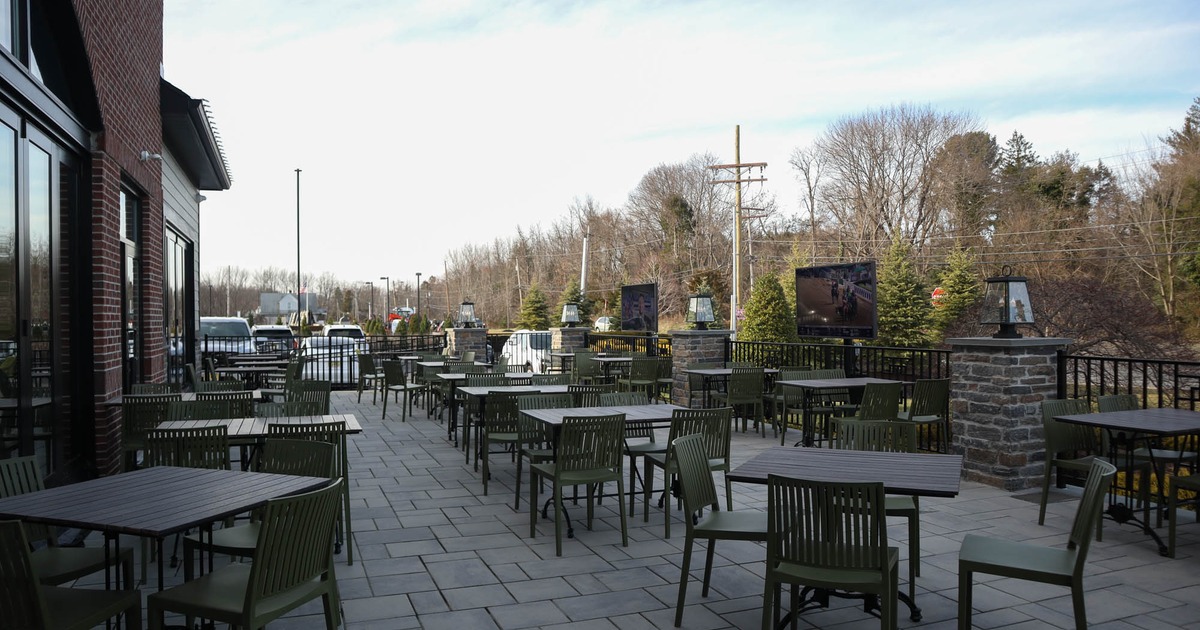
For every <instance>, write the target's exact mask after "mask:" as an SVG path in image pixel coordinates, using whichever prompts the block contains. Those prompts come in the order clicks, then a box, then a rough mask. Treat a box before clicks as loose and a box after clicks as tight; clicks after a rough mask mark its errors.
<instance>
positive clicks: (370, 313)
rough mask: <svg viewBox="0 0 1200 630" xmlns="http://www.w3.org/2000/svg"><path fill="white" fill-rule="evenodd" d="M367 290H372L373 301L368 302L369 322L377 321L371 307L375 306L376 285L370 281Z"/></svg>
mask: <svg viewBox="0 0 1200 630" xmlns="http://www.w3.org/2000/svg"><path fill="white" fill-rule="evenodd" d="M367 288H368V289H370V290H371V299H370V300H368V301H367V320H368V321H369V320H372V319H375V316H374V315H373V314H372V310H371V307H372V306H374V305H375V283H374V282H371V281H370V280H368V281H367Z"/></svg>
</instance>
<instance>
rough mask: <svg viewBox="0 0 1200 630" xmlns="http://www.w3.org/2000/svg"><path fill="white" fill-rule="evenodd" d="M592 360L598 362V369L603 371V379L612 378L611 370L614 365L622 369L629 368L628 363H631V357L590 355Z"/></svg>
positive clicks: (608, 379)
mask: <svg viewBox="0 0 1200 630" xmlns="http://www.w3.org/2000/svg"><path fill="white" fill-rule="evenodd" d="M592 360H593V361H595V362H596V363H599V364H600V369H601V370H603V371H604V380H605V381H611V380H612V370H613V368H614V367H617V368H619V369H620V370H622V371H624V370H627V369H629V366H630V365H633V357H608V356H603V357H602V356H595V357H592Z"/></svg>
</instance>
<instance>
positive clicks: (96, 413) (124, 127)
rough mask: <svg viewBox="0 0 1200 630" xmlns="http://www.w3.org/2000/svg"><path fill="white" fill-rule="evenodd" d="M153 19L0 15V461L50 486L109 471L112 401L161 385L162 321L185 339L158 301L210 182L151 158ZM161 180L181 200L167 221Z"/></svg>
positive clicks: (29, 5) (151, 14)
mask: <svg viewBox="0 0 1200 630" xmlns="http://www.w3.org/2000/svg"><path fill="white" fill-rule="evenodd" d="M162 21H163V11H162V0H74V1H71V0H15V1H14V2H7V3H0V351H2V353H3V355H4V358H3V360H2V361H0V413H3V416H2V419H3V423H4V433H3V436H4V443H3V447H4V448H3V450H2V451H0V452H2V454H0V457H9V456H15V455H37V456H38V458H39V459H38V461H39V464H40V465H42V466H43V467H44V472H45V473H46V474H47V476H48V477H49V478H50V480H51V482H53V481H54V480H56V479H59V478H62V479H66V478H72V477H79V476H86V475H90V474H95V473H98V474H108V473H112V472H116V471H117V470H119V466H120V462H121V409H120V406H119V405H116V404H113V402H114V400H115V399H117V397H119V396H120V395H121V394H122V393H123V392H124V391H126V390H127V389H128V387H129V385H130V384H132V383H134V382H140V381H160V380H164V379H165V378H166V376H167V360H168V352H167V348H168V338H169V332H170V330H171V322H169V321H168V317H167V312H168V311H171V312H172V314H173V315H172V317H174V314H175V313H177V312H178V308H179V305H180V304H181V303H182V307H183V308H184V309H185V311H184V313H183V314H184V317H183V318H180V320H181V321H180V322H179V324H178V325H179V327H180V328H184V327H188V326H191V327H193V330H194V326H195V316H194V314H191V315H189V314H187V313H186V309H187V308H188V306H187V303H188V298H185V297H180V298H178V299H168V295H169V294H171V292H172V291H174V290H175V289H176V288H178V289H179V290H180V291H184V290H186V288H185V286H186V280H187V278H186V275H187V274H195V273H197V272H198V271H197V269H196V265H195V257H196V256H197V255H198V251H197V240H198V217H199V205H198V204H199V202H198V201H196V200H197V199H198V197H196V196H195V195H196V193H195V192H194V191H195V190H197V189H199V187H200V186H201V185H211V183H212V182H201V180H200V179H198V178H197V176H196V175H195V173H199V172H200V171H193V172H192V173H189V171H188V168H187V167H186V160H187V159H191V156H189V157H187V158H185V157H181V156H183V155H184V154H188V153H190V152H189V151H188V150H187V149H185V148H182V145H179V144H177V143H171V145H170V146H171V148H172V149H173V151H172V152H166V153H165V155H164V152H165V150H164V133H165V131H166V128H165V123H164V120H165V118H164V116H165V114H166V112H164V109H163V106H162V105H163V99H164V94H165V93H166V89H165V88H164V82H163V81H162V79H161V75H160V72H161V71H160V68H161V66H162ZM208 132H209V133H211V129H209V130H208ZM218 153H219V150H218ZM219 163H220V166H219V168H218V169H217V170H219V171H220V173H221V175H220V177H218V178H217V179H218V180H221V181H219V182H218V184H217V185H216V186H214V187H228V174H227V173H226V169H225V168H224V161H223V158H222V159H220V160H219ZM176 167H178V172H177V173H175V174H171V172H170V171H171V170H172V169H175V168H176ZM168 176H170V177H176V178H178V179H181V180H189V181H190V183H188V184H186V185H182V186H181V188H180V189H181V190H182V191H184V193H186V192H187V190H188V189H189V188H190V189H192V191H193V196H192V199H193V203H194V205H192V206H191V207H187V208H182V209H178V211H173V212H172V213H171V214H170V221H168V220H167V219H168V213H166V212H164V179H165V178H167V177H168ZM221 182H223V184H224V185H223V186H221V185H220V183H221ZM172 194H174V191H172ZM188 213H191V215H192V216H191V217H190V220H191V223H194V224H195V225H190V224H189V218H188V217H187V216H185V215H187V214H188ZM168 248H169V249H170V250H171V253H170V254H169V255H168V253H167V251H166V250H167V249H168ZM178 252H183V256H184V257H185V258H186V260H182V261H180V260H175V259H174V257H175V255H176V254H177V253H178ZM180 269H182V271H180ZM168 272H170V273H171V274H174V275H173V277H172V278H171V279H170V280H167V275H168ZM175 277H180V278H181V280H182V281H183V282H184V283H185V286H183V287H177V286H176V284H175ZM191 282H192V285H193V287H194V286H195V284H196V283H195V280H194V277H193V279H192V280H191ZM193 290H194V289H193ZM191 299H192V303H193V304H194V297H193V298H191ZM188 317H190V318H191V320H192V322H191V323H188V322H187V321H185V320H186V318H188ZM180 328H177V330H179V329H180ZM193 335H194V332H193Z"/></svg>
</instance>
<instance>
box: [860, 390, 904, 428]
mask: <svg viewBox="0 0 1200 630" xmlns="http://www.w3.org/2000/svg"><path fill="white" fill-rule="evenodd" d="M903 388H904V383H899V382H897V383H867V386H866V387H864V388H863V397H862V402H861V403H860V404H859V406H858V413H857V414H856V415H855V417H856V418H858V419H859V420H895V419H896V412H897V411H899V409H900V395H901V394H902V393H903V391H904V390H903Z"/></svg>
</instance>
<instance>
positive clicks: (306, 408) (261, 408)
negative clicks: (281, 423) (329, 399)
mask: <svg viewBox="0 0 1200 630" xmlns="http://www.w3.org/2000/svg"><path fill="white" fill-rule="evenodd" d="M320 412H321V408H320V405H319V404H318V403H316V402H313V401H304V400H294V401H292V402H260V403H258V404H257V405H255V406H254V415H255V416H256V417H259V418H291V417H294V416H319V415H322V414H321V413H320Z"/></svg>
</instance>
